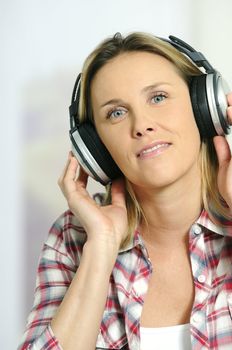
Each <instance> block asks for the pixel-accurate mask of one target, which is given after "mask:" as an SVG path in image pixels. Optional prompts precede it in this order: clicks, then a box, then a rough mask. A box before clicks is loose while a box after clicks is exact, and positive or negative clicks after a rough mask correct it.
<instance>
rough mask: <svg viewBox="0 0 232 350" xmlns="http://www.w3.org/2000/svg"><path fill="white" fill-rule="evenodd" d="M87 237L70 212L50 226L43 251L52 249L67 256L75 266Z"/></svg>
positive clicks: (63, 214)
mask: <svg viewBox="0 0 232 350" xmlns="http://www.w3.org/2000/svg"><path fill="white" fill-rule="evenodd" d="M86 239H87V235H86V232H85V230H84V229H83V227H82V226H81V224H80V223H79V221H78V220H77V218H76V217H75V216H74V215H73V213H72V212H71V211H70V210H66V211H65V212H64V213H62V214H61V215H60V216H59V217H58V218H57V219H56V220H55V222H54V223H53V225H52V226H51V228H50V230H49V233H48V237H47V240H46V241H45V244H44V250H46V249H49V248H50V249H52V250H55V251H56V252H57V253H59V254H61V255H65V256H67V257H68V258H69V259H71V260H72V262H73V263H74V264H75V265H78V261H77V260H79V259H80V256H81V254H82V249H83V246H84V244H85V242H86Z"/></svg>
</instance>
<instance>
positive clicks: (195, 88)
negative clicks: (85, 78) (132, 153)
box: [69, 35, 230, 185]
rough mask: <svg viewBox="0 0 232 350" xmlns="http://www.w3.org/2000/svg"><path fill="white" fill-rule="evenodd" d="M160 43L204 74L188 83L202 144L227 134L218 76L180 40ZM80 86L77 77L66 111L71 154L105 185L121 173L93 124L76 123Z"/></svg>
mask: <svg viewBox="0 0 232 350" xmlns="http://www.w3.org/2000/svg"><path fill="white" fill-rule="evenodd" d="M160 39H161V40H163V41H165V42H167V43H169V44H170V45H172V46H173V47H175V48H176V49H177V50H178V51H179V52H181V53H182V54H183V55H185V56H187V57H188V58H189V59H190V61H191V62H193V64H195V65H196V66H197V67H202V68H203V69H204V70H205V72H202V74H199V75H196V76H193V77H192V79H191V81H190V83H189V93H190V98H191V103H192V109H193V114H194V117H195V121H196V124H197V126H198V129H199V133H200V136H201V138H202V140H205V139H209V138H212V137H214V136H215V135H226V134H228V133H230V126H229V123H228V120H227V113H226V112H227V106H228V104H227V99H226V93H227V91H226V88H225V86H224V80H223V79H222V77H221V75H220V73H219V72H217V71H216V70H215V69H214V68H213V67H212V66H211V64H210V63H209V62H208V61H207V59H206V58H205V56H204V55H203V54H202V53H201V52H198V51H196V50H195V49H194V48H193V47H191V46H190V45H189V44H187V43H186V42H184V41H183V40H181V39H179V38H177V37H175V36H172V35H170V36H169V39H164V38H160ZM80 85H81V74H79V75H78V76H77V79H76V81H75V85H74V88H73V93H72V99H71V105H70V107H69V115H70V139H71V143H72V150H73V153H74V155H75V156H76V158H77V159H78V161H79V163H80V164H81V166H82V167H83V168H84V169H85V171H86V172H87V173H88V174H89V175H90V176H92V177H93V178H95V180H97V181H99V182H100V183H102V184H103V185H106V184H107V183H109V182H111V181H112V180H114V179H116V178H118V177H120V176H122V173H121V170H120V169H119V168H118V166H117V164H116V163H115V162H114V160H113V158H112V157H111V155H110V153H109V151H108V150H107V149H106V147H105V145H104V144H103V143H102V141H101V139H100V137H99V135H98V133H97V131H96V129H95V126H94V124H93V123H92V122H90V120H88V118H89V117H88V115H87V116H86V118H87V120H85V121H84V122H83V123H80V120H79V115H78V111H79V99H80Z"/></svg>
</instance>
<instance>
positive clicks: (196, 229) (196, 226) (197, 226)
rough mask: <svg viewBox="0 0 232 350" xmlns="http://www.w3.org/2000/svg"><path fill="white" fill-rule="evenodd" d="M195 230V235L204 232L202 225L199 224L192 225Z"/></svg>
mask: <svg viewBox="0 0 232 350" xmlns="http://www.w3.org/2000/svg"><path fill="white" fill-rule="evenodd" d="M192 229H193V232H194V233H195V235H199V234H200V233H201V232H202V229H201V227H200V226H199V225H198V224H194V225H193V226H192Z"/></svg>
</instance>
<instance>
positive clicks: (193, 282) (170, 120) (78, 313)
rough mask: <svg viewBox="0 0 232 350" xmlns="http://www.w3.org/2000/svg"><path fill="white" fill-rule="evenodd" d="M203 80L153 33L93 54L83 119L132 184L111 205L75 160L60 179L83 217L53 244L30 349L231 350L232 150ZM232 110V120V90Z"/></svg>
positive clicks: (116, 40)
mask: <svg viewBox="0 0 232 350" xmlns="http://www.w3.org/2000/svg"><path fill="white" fill-rule="evenodd" d="M198 75H202V72H201V71H200V70H199V69H198V68H197V67H196V66H195V65H194V64H193V63H192V62H191V61H190V60H189V59H187V58H186V57H185V56H184V55H183V54H181V53H180V52H179V51H178V50H176V49H175V48H174V47H172V46H171V45H170V44H168V43H166V42H164V41H162V40H159V39H157V38H155V37H153V36H150V35H146V34H141V33H134V34H131V35H129V36H128V37H126V38H124V39H123V38H122V37H121V36H119V35H115V36H114V37H113V38H110V39H107V40H105V41H104V42H103V43H102V44H101V45H100V46H99V47H98V48H97V49H96V50H95V51H94V52H93V53H92V54H91V55H90V56H89V57H88V59H87V60H86V62H85V64H84V67H83V73H82V81H81V94H80V111H79V112H80V118H81V120H82V122H83V121H84V120H85V118H86V114H87V113H88V118H89V119H90V121H91V122H92V123H93V124H94V127H95V128H96V131H97V133H98V135H99V136H100V139H101V140H102V142H103V143H104V145H105V146H106V148H107V149H108V150H109V152H110V154H111V156H112V158H113V159H114V161H115V162H116V164H117V165H118V167H119V168H120V170H121V172H122V174H123V175H124V176H122V177H121V178H118V179H115V180H114V181H113V182H112V185H111V186H108V187H107V192H108V198H107V199H106V202H105V203H103V205H99V203H98V202H97V201H94V200H93V199H91V198H90V196H89V194H88V193H87V191H86V184H87V178H88V176H87V175H86V173H85V172H84V171H83V170H82V168H80V167H79V165H78V162H77V160H76V159H75V157H73V155H72V153H70V155H69V158H68V162H67V165H66V167H65V170H64V172H63V174H62V176H61V177H60V179H59V185H60V187H61V190H62V192H63V194H64V196H65V198H66V199H67V203H68V206H69V208H70V210H69V211H67V212H66V213H64V214H63V215H62V216H61V217H60V218H59V219H58V220H57V221H56V222H55V224H54V225H53V227H52V228H51V230H50V232H49V236H48V239H47V241H46V243H45V245H44V248H43V251H42V254H41V259H40V265H39V270H38V275H37V288H36V293H35V301H34V307H33V309H32V311H31V313H30V315H29V319H28V326H27V330H26V332H25V335H24V339H23V341H22V344H21V345H20V346H19V349H64V350H71V349H75V350H78V349H81V350H82V349H85V350H88V349H91V350H92V349H95V348H97V349H132V350H137V349H142V350H148V349H170V348H171V349H185V350H186V349H195V350H196V349H207V348H210V349H229V348H230V347H231V344H232V293H231V292H232V282H231V281H232V278H231V276H232V266H231V262H232V238H231V235H232V232H231V221H230V218H231V211H232V193H231V188H232V186H231V182H232V180H231V179H232V169H231V167H232V164H231V154H230V150H229V146H228V144H227V141H226V139H225V138H224V137H223V136H216V137H215V138H214V139H213V141H212V139H204V138H203V137H201V136H200V133H199V130H198V127H197V124H196V121H195V117H194V113H193V109H192V103H191V98H190V93H189V84H190V83H191V80H192V78H193V77H194V76H198ZM228 104H229V105H230V107H228V108H227V116H228V120H229V122H231V120H232V107H231V105H232V94H229V95H228ZM77 173H78V175H76V174H77Z"/></svg>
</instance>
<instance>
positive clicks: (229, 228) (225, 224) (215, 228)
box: [119, 209, 232, 253]
mask: <svg viewBox="0 0 232 350" xmlns="http://www.w3.org/2000/svg"><path fill="white" fill-rule="evenodd" d="M195 224H198V225H200V226H202V227H204V228H206V229H207V230H210V231H212V232H214V233H216V234H218V235H221V236H227V237H231V238H232V221H229V220H225V219H223V218H222V217H218V216H217V217H216V216H215V217H213V216H212V215H211V216H209V214H208V212H207V211H206V210H205V209H203V210H202V212H201V214H200V216H199V218H198V219H197V220H196V222H195ZM139 245H140V246H141V247H143V246H144V243H143V240H142V237H141V235H140V234H139V231H138V229H136V230H135V233H134V235H132V237H131V239H130V241H129V242H128V243H127V245H126V246H125V247H124V248H121V249H120V250H119V253H123V252H126V251H128V250H131V249H133V248H134V247H136V246H139Z"/></svg>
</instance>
